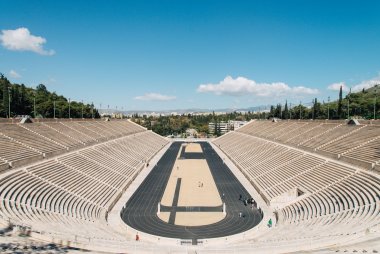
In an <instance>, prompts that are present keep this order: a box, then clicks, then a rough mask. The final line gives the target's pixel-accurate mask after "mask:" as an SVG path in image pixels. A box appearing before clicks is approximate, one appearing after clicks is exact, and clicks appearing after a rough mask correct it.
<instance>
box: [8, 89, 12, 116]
mask: <svg viewBox="0 0 380 254" xmlns="http://www.w3.org/2000/svg"><path fill="white" fill-rule="evenodd" d="M8 118H11V88H10V87H8Z"/></svg>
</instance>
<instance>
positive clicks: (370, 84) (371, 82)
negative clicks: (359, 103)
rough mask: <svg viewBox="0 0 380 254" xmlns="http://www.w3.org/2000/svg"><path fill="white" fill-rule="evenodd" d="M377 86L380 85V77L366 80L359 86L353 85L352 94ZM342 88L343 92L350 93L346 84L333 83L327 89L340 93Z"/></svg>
mask: <svg viewBox="0 0 380 254" xmlns="http://www.w3.org/2000/svg"><path fill="white" fill-rule="evenodd" d="M375 85H380V75H379V76H378V77H375V78H372V79H369V80H364V81H362V82H360V83H359V84H356V85H353V86H352V87H351V91H352V92H359V91H361V90H363V88H364V89H368V88H371V87H373V86H375ZM340 86H342V89H343V91H345V92H348V91H350V87H348V86H347V85H346V83H345V82H338V83H333V84H331V85H329V86H328V87H327V89H329V90H334V91H338V90H339V89H340Z"/></svg>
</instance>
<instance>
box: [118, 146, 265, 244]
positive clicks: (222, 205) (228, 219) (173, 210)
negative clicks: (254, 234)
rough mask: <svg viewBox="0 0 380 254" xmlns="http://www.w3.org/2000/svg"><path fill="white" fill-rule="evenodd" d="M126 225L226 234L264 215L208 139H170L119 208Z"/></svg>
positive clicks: (198, 235)
mask: <svg viewBox="0 0 380 254" xmlns="http://www.w3.org/2000/svg"><path fill="white" fill-rule="evenodd" d="M120 214H121V217H122V219H123V221H124V222H125V223H126V224H127V225H129V226H130V227H132V228H134V229H136V230H138V231H141V232H145V233H148V234H151V235H157V236H161V237H169V238H176V239H189V240H190V241H191V242H192V243H195V242H197V241H198V239H206V238H216V237H225V236H229V235H234V234H238V233H242V232H245V231H247V230H249V229H252V228H253V227H255V226H256V225H257V224H259V223H260V221H261V220H262V217H263V214H262V211H261V210H260V209H257V206H256V202H255V200H253V199H252V198H251V197H250V195H249V193H248V192H247V190H246V189H245V188H244V186H242V184H241V183H240V182H239V181H238V179H237V178H236V177H235V175H234V174H233V173H232V172H231V170H230V169H229V168H228V167H227V166H226V164H224V162H223V160H222V159H221V158H220V157H219V156H218V155H217V153H216V152H215V151H214V149H213V148H212V147H211V145H210V144H209V143H208V142H197V143H192V144H189V143H185V142H174V143H172V144H171V146H170V147H169V149H168V150H167V151H166V153H165V154H164V155H163V156H162V158H161V159H160V160H159V162H158V163H157V165H155V167H154V168H153V169H152V171H151V172H150V174H149V175H148V176H147V177H146V178H145V180H144V181H143V182H142V184H141V185H140V186H139V188H138V189H137V190H136V191H135V193H134V194H133V195H132V197H131V198H130V199H129V200H128V202H127V204H126V205H125V206H124V208H123V209H122V211H121V213H120Z"/></svg>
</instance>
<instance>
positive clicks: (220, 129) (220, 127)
mask: <svg viewBox="0 0 380 254" xmlns="http://www.w3.org/2000/svg"><path fill="white" fill-rule="evenodd" d="M246 123H247V121H232V120H229V121H228V122H224V121H222V122H211V123H209V124H208V132H209V133H210V134H212V135H218V136H219V135H223V134H226V133H227V132H229V131H233V130H236V129H237V128H240V127H242V126H243V125H244V124H246Z"/></svg>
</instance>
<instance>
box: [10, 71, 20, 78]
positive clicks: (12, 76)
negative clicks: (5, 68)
mask: <svg viewBox="0 0 380 254" xmlns="http://www.w3.org/2000/svg"><path fill="white" fill-rule="evenodd" d="M9 76H10V77H11V78H21V75H20V74H18V73H17V72H16V71H15V70H10V72H9Z"/></svg>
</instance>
